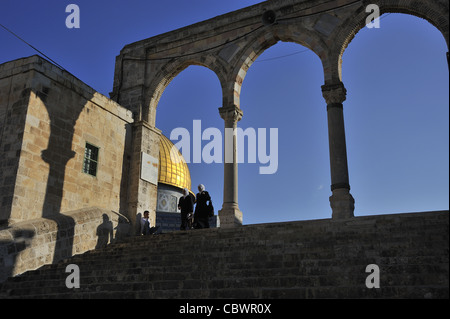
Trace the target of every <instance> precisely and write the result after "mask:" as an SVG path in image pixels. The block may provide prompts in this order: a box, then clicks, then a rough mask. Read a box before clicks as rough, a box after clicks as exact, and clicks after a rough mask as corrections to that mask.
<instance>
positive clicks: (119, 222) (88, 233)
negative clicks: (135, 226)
mask: <svg viewBox="0 0 450 319" xmlns="http://www.w3.org/2000/svg"><path fill="white" fill-rule="evenodd" d="M68 221H73V223H72V222H68ZM128 227H129V224H128V223H127V220H126V218H124V217H123V216H121V215H119V214H116V213H114V212H112V211H110V210H106V209H101V208H89V209H81V210H77V211H73V212H70V213H67V214H61V215H60V216H58V217H55V218H53V219H44V218H39V219H34V220H29V221H24V222H19V223H16V224H14V225H12V226H11V227H8V228H5V229H2V230H0V282H2V281H4V280H5V279H6V278H8V277H11V276H15V275H18V274H21V273H23V272H25V271H28V270H33V269H37V268H39V267H41V266H43V265H46V264H52V263H55V262H58V261H60V260H62V259H64V258H67V257H70V256H73V255H77V254H81V253H84V252H86V251H89V250H93V249H98V248H103V247H105V246H106V245H107V244H109V243H111V242H114V241H116V240H120V239H122V238H123V237H125V236H126V234H128Z"/></svg>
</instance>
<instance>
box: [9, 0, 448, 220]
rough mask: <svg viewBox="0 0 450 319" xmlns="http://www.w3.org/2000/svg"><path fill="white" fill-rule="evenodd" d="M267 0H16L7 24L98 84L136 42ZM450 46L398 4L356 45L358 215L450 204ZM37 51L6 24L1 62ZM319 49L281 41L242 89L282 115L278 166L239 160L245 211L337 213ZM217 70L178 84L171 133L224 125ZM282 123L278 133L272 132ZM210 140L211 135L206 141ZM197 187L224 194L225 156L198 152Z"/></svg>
mask: <svg viewBox="0 0 450 319" xmlns="http://www.w3.org/2000/svg"><path fill="white" fill-rule="evenodd" d="M259 2H261V1H258V0H254V1H250V0H248V1H244V0H228V1H211V0H192V1H191V0H189V1H186V0H166V1H145V0H133V1H124V0H111V1H87V0H71V1H62V0H49V1H20V0H14V1H13V0H2V2H1V4H0V23H1V24H3V25H4V26H6V27H8V28H10V29H11V30H12V31H14V32H15V33H17V34H18V35H20V36H21V37H22V38H24V39H25V40H26V41H28V42H29V43H31V44H32V45H33V46H35V47H36V48H38V49H39V50H41V51H43V52H44V53H45V54H47V55H48V56H49V57H51V58H52V59H53V60H55V61H56V62H58V63H59V64H60V65H62V66H63V67H64V68H65V69H67V70H68V71H69V72H71V73H72V74H73V75H75V76H76V77H78V78H79V79H80V80H82V81H84V82H85V83H86V84H88V85H90V86H91V87H93V88H94V89H96V90H97V91H98V92H100V93H102V94H104V95H106V96H109V92H111V91H112V84H113V75H114V63H115V57H116V56H117V55H118V54H119V52H120V50H121V49H122V48H123V46H125V45H126V44H129V43H132V42H135V41H138V40H142V39H145V38H149V37H152V36H155V35H158V34H161V33H163V32H168V31H171V30H175V29H177V28H180V27H184V26H187V25H190V24H192V23H196V22H200V21H203V20H206V19H209V18H212V17H215V16H217V15H220V14H224V13H228V12H230V11H233V10H237V9H240V8H243V7H246V6H249V5H252V4H256V3H259ZM70 3H75V4H77V5H79V7H80V10H81V16H80V23H81V25H80V29H68V28H66V26H65V19H66V17H67V15H68V14H67V13H66V12H65V8H66V6H67V5H68V4H70ZM446 52H447V46H446V43H445V40H444V38H443V36H442V34H441V33H440V32H439V31H438V30H437V29H436V28H435V27H433V26H432V25H431V24H429V23H428V22H426V21H425V20H422V19H420V18H417V17H413V16H409V15H404V14H388V15H384V16H383V18H382V20H381V27H380V28H379V29H368V28H364V29H362V30H361V31H360V32H359V33H358V34H357V35H356V37H355V38H354V39H353V41H352V42H351V43H350V44H349V46H348V48H347V49H346V51H345V53H344V56H343V65H342V67H343V73H342V74H343V79H342V80H343V83H344V85H345V87H346V88H347V100H346V101H345V102H344V117H345V128H346V139H347V152H348V165H349V175H350V185H351V188H352V189H351V193H352V195H353V197H354V198H355V201H356V203H355V215H356V216H363V215H374V214H389V213H401V212H417V211H429V210H442V209H445V210H448V207H449V195H448V193H449V114H448V111H449V91H448V86H449V83H448V79H449V77H448V65H447V60H446V57H445V53H446ZM33 54H36V52H35V51H34V50H32V49H31V48H30V47H28V46H27V45H25V44H24V43H23V42H21V41H19V40H18V39H17V38H15V37H13V36H12V35H11V34H9V33H8V32H6V31H5V30H3V29H1V28H0V63H3V62H6V61H10V60H14V59H17V58H21V57H26V56H30V55H33ZM323 82H324V80H323V71H322V67H321V64H320V60H319V58H318V57H317V56H316V55H315V54H314V53H312V52H311V51H308V50H306V49H305V48H304V47H302V46H301V45H298V44H294V43H278V44H277V45H275V46H273V47H271V48H269V49H268V50H266V51H265V52H264V53H263V54H262V55H261V56H260V57H259V58H258V59H257V60H256V62H255V63H254V64H253V65H252V66H251V68H250V69H249V71H248V73H247V76H246V78H245V80H244V83H243V87H242V91H241V108H242V110H243V112H244V116H243V118H242V120H241V121H240V122H239V126H240V127H242V128H243V129H246V128H255V129H257V128H266V129H267V131H268V129H269V128H278V138H279V140H278V148H279V149H278V171H277V172H276V174H273V175H260V174H259V166H260V164H259V163H256V164H240V165H239V207H240V209H241V210H242V212H243V213H244V223H245V224H253V223H264V222H281V221H291V220H305V219H320V218H329V217H331V208H330V206H329V201H328V197H329V196H330V195H331V191H330V183H331V182H330V168H329V155H328V132H327V114H326V104H325V101H324V99H323V97H322V93H321V85H323V84H324V83H323ZM221 103H222V95H221V89H220V84H219V81H218V79H217V77H216V76H215V74H214V73H213V72H212V71H210V70H208V69H206V68H203V67H198V66H191V67H189V68H187V69H186V70H184V71H183V72H181V73H180V74H179V75H178V76H177V77H176V78H175V79H174V80H173V81H172V82H171V83H170V84H169V86H168V87H167V89H166V90H165V92H164V93H163V96H162V98H161V101H160V103H159V105H158V110H157V120H156V126H157V127H158V128H159V129H161V130H162V131H163V133H164V134H165V135H166V136H170V132H171V131H172V130H173V129H174V128H177V127H184V128H187V129H188V130H189V131H191V132H192V125H193V122H192V121H193V120H194V119H198V120H201V121H202V128H203V129H206V128H208V127H216V128H219V129H221V130H222V129H223V126H224V122H223V120H222V119H221V118H220V116H219V113H218V108H219V107H221V106H222V105H221ZM267 134H268V133H267ZM205 144H207V142H206V141H204V142H203V146H204V145H205ZM189 167H190V170H191V175H192V185H193V189H194V191H195V190H196V185H198V184H200V183H202V184H205V186H206V188H207V190H208V191H209V192H210V193H211V195H212V197H213V201H214V204H215V207H216V210H219V209H220V208H221V206H222V199H223V198H222V192H223V166H222V164H204V163H202V164H193V163H192V164H189Z"/></svg>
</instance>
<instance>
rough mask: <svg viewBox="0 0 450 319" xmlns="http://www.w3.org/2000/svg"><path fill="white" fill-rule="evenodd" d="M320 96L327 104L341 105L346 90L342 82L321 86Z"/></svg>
mask: <svg viewBox="0 0 450 319" xmlns="http://www.w3.org/2000/svg"><path fill="white" fill-rule="evenodd" d="M322 95H323V97H324V99H325V101H326V102H327V105H329V104H338V103H341V104H342V103H343V102H344V101H345V99H346V96H347V90H346V89H345V87H344V84H343V83H342V82H339V83H337V84H328V85H322Z"/></svg>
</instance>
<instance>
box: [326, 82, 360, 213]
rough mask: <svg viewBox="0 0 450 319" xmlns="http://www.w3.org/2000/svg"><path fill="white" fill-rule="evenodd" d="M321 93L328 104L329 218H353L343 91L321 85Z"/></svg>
mask: <svg viewBox="0 0 450 319" xmlns="http://www.w3.org/2000/svg"><path fill="white" fill-rule="evenodd" d="M322 93H323V97H324V98H325V101H326V102H327V114H328V140H329V148H330V168H331V191H332V195H331V197H330V205H331V209H332V212H333V214H332V217H333V218H336V219H341V218H349V217H353V216H354V215H353V211H354V209H355V200H354V199H353V196H352V195H351V194H350V183H349V177H348V165H347V147H346V143H345V128H344V113H343V104H342V103H343V102H344V101H345V99H346V93H347V91H346V89H345V87H344V85H343V84H342V82H339V83H336V84H331V85H323V86H322Z"/></svg>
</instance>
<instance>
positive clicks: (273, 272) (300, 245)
mask: <svg viewBox="0 0 450 319" xmlns="http://www.w3.org/2000/svg"><path fill="white" fill-rule="evenodd" d="M403 215H404V216H398V215H395V216H382V217H372V218H368V217H364V218H354V219H351V220H346V221H332V220H318V221H304V222H294V223H278V224H264V225H251V226H243V227H239V228H235V229H206V230H195V231H184V232H182V231H179V232H173V233H168V234H161V235H154V236H138V237H133V238H127V239H126V240H125V241H124V242H121V243H114V244H111V245H109V246H107V247H105V248H103V249H99V250H96V251H91V252H87V253H84V254H82V255H77V256H74V257H72V258H69V259H67V260H64V261H62V262H60V263H58V264H56V265H47V266H44V267H41V268H40V269H38V270H36V271H30V272H27V273H24V274H22V275H20V276H17V277H15V278H11V279H9V280H8V281H7V282H5V283H3V284H0V297H2V298H24V297H27V298H28V297H30V298H394V297H395V298H406V297H408V296H413V297H414V296H416V297H417V298H424V297H425V296H431V297H434V298H441V297H445V296H447V297H448V214H444V213H439V214H434V215H426V216H424V215H423V214H403ZM418 215H420V216H418ZM425 217H426V218H425ZM372 263H375V264H377V265H378V266H379V267H380V277H381V278H380V281H381V285H382V288H381V290H379V289H368V288H367V287H366V286H365V280H366V278H367V276H368V273H366V272H365V268H366V266H367V265H368V264H372ZM68 264H76V265H78V266H79V269H80V285H81V288H80V289H68V288H67V287H66V285H65V280H66V278H67V276H68V275H69V274H68V273H66V272H65V269H66V266H67V265H68Z"/></svg>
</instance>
